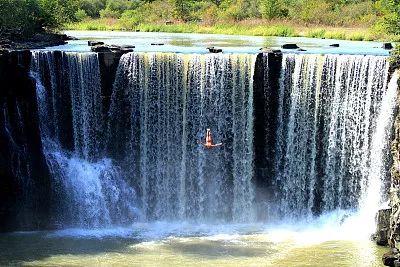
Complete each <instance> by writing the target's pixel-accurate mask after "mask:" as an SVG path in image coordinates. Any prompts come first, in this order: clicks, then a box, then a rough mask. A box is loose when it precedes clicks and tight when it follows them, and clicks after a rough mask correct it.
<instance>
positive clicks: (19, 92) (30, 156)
mask: <svg viewBox="0 0 400 267" xmlns="http://www.w3.org/2000/svg"><path fill="white" fill-rule="evenodd" d="M55 53H56V54H57V55H58V56H57V55H56V56H55V59H56V62H54V64H55V66H56V67H57V64H62V57H61V53H59V52H55ZM121 55H122V53H100V54H99V59H100V65H101V80H102V81H101V84H102V87H103V88H102V91H103V93H104V105H105V106H108V105H109V97H110V92H111V87H112V84H113V82H114V78H115V72H116V68H117V66H118V62H119V58H120V57H121ZM30 63H31V53H30V51H12V52H1V53H0V232H8V231H16V230H38V229H49V228H55V227H57V226H56V225H53V223H52V221H53V220H52V211H56V210H57V208H58V207H56V206H55V204H54V203H52V201H51V200H52V195H51V194H52V193H51V192H52V191H54V190H52V188H51V187H52V185H51V177H50V172H49V169H48V165H47V163H46V160H45V156H44V152H43V147H42V141H41V134H40V126H39V115H38V106H37V105H38V104H37V95H36V84H35V80H34V79H33V78H32V77H31V75H30ZM54 71H56V70H54ZM57 77H59V79H57V81H56V82H57V83H59V85H60V86H62V85H64V87H65V85H66V84H67V81H66V80H65V79H63V75H61V74H60V75H58V76H57ZM44 78H45V79H44V82H49V81H48V80H49V77H44ZM60 97H61V99H62V105H63V106H65V107H64V108H67V107H68V105H70V99H69V98H68V97H64V96H60ZM61 119H63V121H64V122H65V123H64V124H65V127H67V128H68V127H72V125H71V118H69V117H65V118H61ZM64 124H63V125H64ZM69 132H70V131H64V133H66V134H65V136H64V135H63V136H62V141H63V142H62V144H63V145H64V148H65V149H69V148H70V147H71V146H72V137H71V136H68V135H67V133H69Z"/></svg>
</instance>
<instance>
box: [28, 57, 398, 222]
mask: <svg viewBox="0 0 400 267" xmlns="http://www.w3.org/2000/svg"><path fill="white" fill-rule="evenodd" d="M260 58H261V59H262V60H261V61H260V62H261V63H260V64H264V65H265V64H267V65H268V66H264V67H265V69H264V70H263V72H262V73H261V72H259V73H258V74H259V75H261V76H262V77H263V78H261V79H260V78H258V76H253V74H254V72H255V68H256V66H257V64H259V63H257V64H255V61H256V56H255V55H247V54H205V55H198V54H191V55H184V54H173V53H128V54H124V55H123V56H122V57H121V59H120V61H119V65H118V69H117V73H116V77H115V81H114V85H113V87H112V89H110V92H108V91H107V93H106V92H105V90H104V88H103V84H102V75H101V71H100V69H101V68H100V67H101V66H100V65H99V57H98V54H96V53H64V52H33V54H32V63H31V64H32V67H31V69H32V75H33V76H34V78H35V79H36V85H37V86H36V87H37V98H38V99H37V100H38V106H39V115H40V129H41V137H42V143H43V146H44V150H45V156H46V159H47V163H48V166H49V169H50V171H51V174H52V194H51V198H52V200H53V203H54V207H52V209H53V211H54V214H55V215H54V220H55V222H56V223H60V224H61V227H66V226H78V227H103V226H109V225H115V224H128V223H132V222H133V221H135V220H143V221H147V222H151V221H158V220H166V221H176V220H178V221H193V222H237V223H251V222H254V221H255V220H256V219H260V218H261V217H262V216H256V214H258V213H262V212H264V213H268V214H269V216H270V217H268V218H266V220H271V219H274V218H271V217H273V216H272V215H274V214H276V216H277V218H282V217H286V218H296V219H297V218H313V216H315V215H319V214H323V213H326V212H330V211H335V210H353V211H354V210H358V211H359V212H360V214H363V213H364V214H368V216H366V217H363V218H367V217H368V219H370V218H372V217H371V214H373V212H374V211H375V210H376V209H377V207H378V206H379V204H380V202H381V201H382V197H381V195H382V193H381V191H382V189H383V182H384V181H385V180H387V179H388V175H389V174H388V164H389V160H388V158H389V157H388V156H389V142H390V136H391V129H392V124H393V113H394V108H395V105H396V102H395V100H396V92H397V87H396V83H397V80H398V74H397V73H395V74H394V75H393V77H392V80H391V81H390V83H389V84H388V82H387V79H388V76H389V73H388V67H389V66H388V63H387V58H386V57H379V56H344V55H305V54H298V55H294V54H283V55H282V62H281V61H280V56H279V57H275V58H272V59H271V60H264V59H265V58H262V57H260ZM277 60H279V61H277ZM271 62H273V63H271ZM277 62H278V63H277ZM280 63H281V67H280V69H278V70H275V69H273V67H272V66H275V65H269V64H280ZM272 71H277V73H278V74H276V75H275V76H274V79H276V81H278V78H279V77H280V79H279V83H277V82H271V81H272V80H262V79H268V78H269V77H268V75H269V74H271V72H272ZM279 73H280V76H279ZM253 77H257V79H260V81H259V80H257V79H256V82H257V85H254V86H255V88H256V89H257V90H258V87H257V86H261V87H264V89H263V90H264V91H263V90H258V91H256V92H257V94H259V95H261V96H262V93H263V92H264V93H265V90H276V91H274V93H271V91H268V92H269V94H268V95H267V96H268V97H266V96H265V97H264V98H263V99H265V102H268V101H271V103H273V104H272V105H271V106H268V107H269V108H268V109H265V108H261V109H260V110H261V111H263V112H264V113H265V111H266V110H268V112H269V113H271V114H268V120H270V119H271V120H273V123H272V122H271V123H269V124H268V125H271V127H269V128H271V129H267V130H268V137H265V138H264V139H268V138H269V139H271V140H267V141H266V142H264V143H265V144H264V146H269V147H268V149H264V148H263V149H259V150H258V151H262V153H264V154H267V153H269V155H264V154H263V155H259V154H260V153H259V152H257V151H255V150H254V147H255V146H257V145H258V144H254V142H253V135H254V131H255V129H256V128H257V127H258V126H259V125H258V124H257V126H256V127H255V126H254V118H253V117H254V110H256V108H257V107H258V106H257V105H260V101H256V100H257V99H256V98H255V97H253V90H254V88H253ZM263 81H264V82H263ZM266 81H268V82H266ZM274 81H275V80H274ZM275 83H277V84H275ZM266 87H268V88H266ZM104 98H106V99H107V101H103V99H104ZM105 102H107V104H105ZM261 102H263V101H261ZM255 103H256V104H255ZM268 104H269V103H261V105H268ZM264 107H266V106H264ZM264 113H263V114H264ZM260 114H261V112H260ZM275 120H276V121H275ZM260 121H261V122H262V121H263V120H260ZM258 123H259V122H258ZM261 126H262V125H261ZM206 129H211V131H212V135H213V139H214V142H215V143H219V142H221V143H223V145H222V146H221V147H218V148H214V149H205V148H204V147H203V146H202V145H201V144H199V142H200V141H203V142H204V137H205V131H206ZM263 130H265V129H264V128H263ZM273 133H275V135H274V134H273ZM259 136H260V135H257V138H259ZM262 138H263V135H261V139H262ZM264 141H265V140H264ZM266 151H269V152H266ZM255 157H258V158H257V160H258V161H257V162H262V163H263V164H264V163H265V162H267V163H266V164H264V165H262V166H261V165H260V166H261V167H260V168H261V169H262V168H264V169H262V170H261V171H260V170H257V172H255V171H254V170H255V169H256V168H258V167H255V160H254V159H255ZM259 157H265V158H267V157H268V160H264V161H263V159H261V160H260V158H259ZM266 165H271V166H266ZM267 172H268V173H267ZM259 173H261V176H262V175H266V177H268V179H269V180H268V181H263V180H262V178H261V179H260V177H256V176H257V175H260V174H259ZM265 173H267V174H265ZM271 173H272V174H273V175H271ZM255 178H256V179H257V183H259V182H260V183H262V182H264V183H266V184H267V183H268V186H266V187H265V188H263V189H262V190H259V191H257V189H258V188H257V186H258V184H256V183H255ZM261 186H263V185H261ZM270 186H271V187H273V188H274V189H273V190H274V191H273V192H272V193H271V192H268V190H269V187H270ZM260 194H266V195H267V197H266V196H260ZM265 201H266V202H268V203H266V204H265V203H264V202H265ZM266 205H267V209H266V210H268V212H265V211H260V209H265V208H266V207H265V206H266ZM268 205H269V206H268ZM371 210H373V211H371ZM271 214H272V215H271Z"/></svg>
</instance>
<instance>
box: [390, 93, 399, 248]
mask: <svg viewBox="0 0 400 267" xmlns="http://www.w3.org/2000/svg"><path fill="white" fill-rule="evenodd" d="M397 102H398V104H397V106H399V104H400V94H399V96H398V99H397ZM392 157H393V165H392V168H391V176H392V180H391V185H390V190H389V197H390V207H391V214H390V229H389V233H388V243H389V246H390V247H393V248H394V247H396V248H399V247H400V243H399V242H400V113H399V112H398V110H397V114H396V119H395V123H394V139H393V143H392Z"/></svg>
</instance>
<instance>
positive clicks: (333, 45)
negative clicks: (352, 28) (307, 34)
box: [329, 44, 339, 47]
mask: <svg viewBox="0 0 400 267" xmlns="http://www.w3.org/2000/svg"><path fill="white" fill-rule="evenodd" d="M329 46H330V47H339V44H330V45H329Z"/></svg>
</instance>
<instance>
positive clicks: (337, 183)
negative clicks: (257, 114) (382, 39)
mask: <svg viewBox="0 0 400 267" xmlns="http://www.w3.org/2000/svg"><path fill="white" fill-rule="evenodd" d="M282 64H283V68H282V75H281V85H280V92H281V93H280V103H281V105H282V103H286V105H284V106H283V107H281V108H280V109H279V112H278V113H279V114H278V118H277V119H278V122H279V123H278V124H279V126H278V130H277V134H278V140H279V142H278V143H277V150H276V151H278V154H277V161H276V169H277V170H278V175H277V178H276V183H277V184H278V185H280V193H279V194H280V196H279V197H280V200H281V201H280V203H281V205H280V208H279V209H280V212H281V214H283V215H285V216H289V217H299V216H306V215H312V214H315V213H320V212H323V211H330V210H335V209H351V208H357V207H358V204H359V203H358V202H359V199H361V197H362V196H363V195H365V194H366V195H371V194H370V191H371V190H378V194H379V188H380V184H381V183H382V180H383V179H384V178H385V175H386V173H385V171H384V168H383V165H384V160H385V156H386V154H387V153H388V149H387V148H388V142H389V138H387V137H388V135H389V133H390V126H391V121H392V117H393V105H394V104H393V103H394V102H393V101H394V99H395V92H392V91H393V90H395V89H393V86H392V87H390V86H389V89H388V91H387V84H386V80H387V76H388V63H387V60H386V58H385V57H374V56H339V55H326V56H322V55H284V56H283V63H282ZM395 77H397V76H395ZM378 114H379V115H378ZM377 165H379V166H377ZM375 195H376V194H375ZM367 199H368V197H367ZM373 201H374V202H378V203H379V200H376V199H374V200H373ZM371 213H373V212H371Z"/></svg>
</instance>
